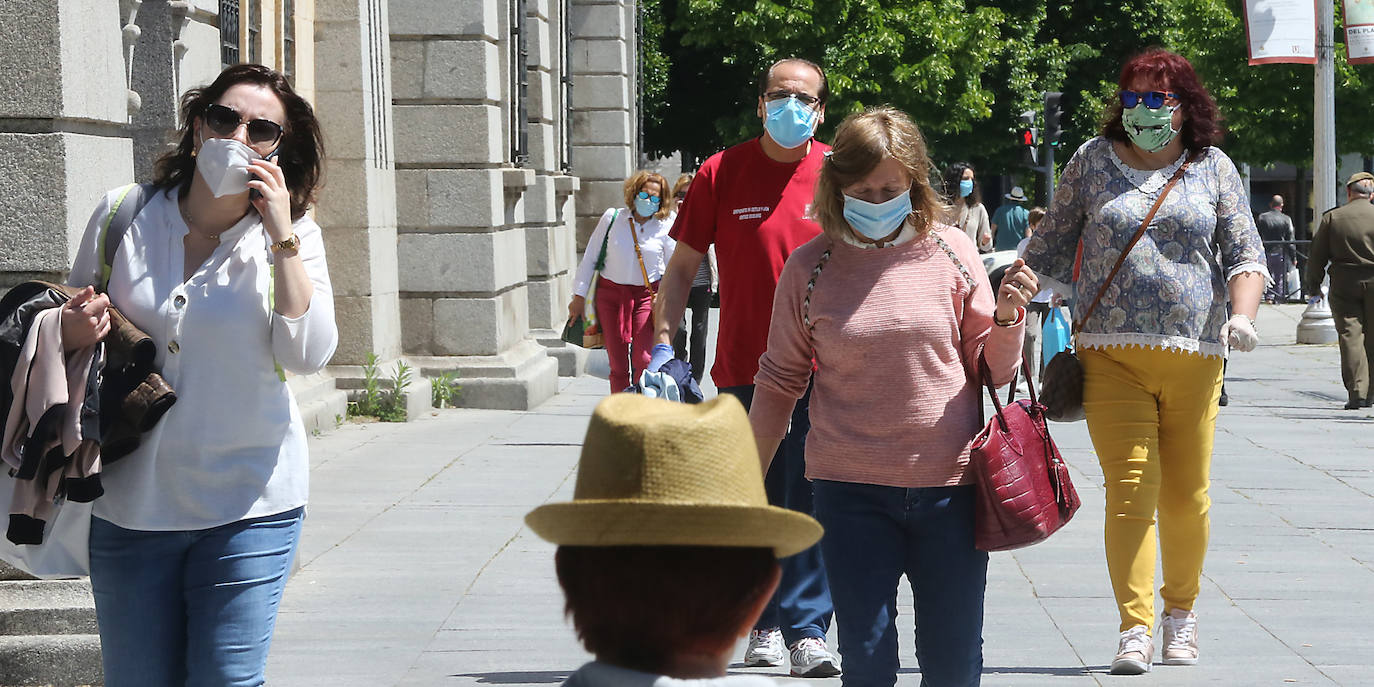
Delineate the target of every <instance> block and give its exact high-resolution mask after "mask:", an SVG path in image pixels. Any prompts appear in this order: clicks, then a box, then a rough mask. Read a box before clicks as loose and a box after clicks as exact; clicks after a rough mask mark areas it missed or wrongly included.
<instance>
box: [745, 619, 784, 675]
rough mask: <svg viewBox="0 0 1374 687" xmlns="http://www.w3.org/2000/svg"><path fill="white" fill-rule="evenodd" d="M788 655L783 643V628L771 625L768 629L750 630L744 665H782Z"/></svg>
mask: <svg viewBox="0 0 1374 687" xmlns="http://www.w3.org/2000/svg"><path fill="white" fill-rule="evenodd" d="M786 655H787V649H786V647H784V646H783V644H782V630H780V629H778V628H776V627H770V628H768V629H767V630H752V631H750V632H749V648H748V649H746V650H745V651H744V665H746V666H780V665H782V662H783V659H784V658H786Z"/></svg>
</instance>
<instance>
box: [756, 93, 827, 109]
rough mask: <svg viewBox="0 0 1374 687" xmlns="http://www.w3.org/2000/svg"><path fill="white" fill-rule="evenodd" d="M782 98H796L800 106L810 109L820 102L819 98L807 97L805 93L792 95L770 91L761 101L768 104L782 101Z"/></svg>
mask: <svg viewBox="0 0 1374 687" xmlns="http://www.w3.org/2000/svg"><path fill="white" fill-rule="evenodd" d="M783 98H796V99H797V100H799V101H801V104H803V105H805V106H807V107H812V106H814V105H815V104H816V103H818V102H820V101H821V99H820V98H817V97H816V96H814V95H808V94H806V93H793V92H792V91H771V92H769V93H765V94H763V99H764V100H765V101H766V102H770V103H771V102H775V101H778V100H782V99H783Z"/></svg>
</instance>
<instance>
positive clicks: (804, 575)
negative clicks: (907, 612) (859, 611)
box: [719, 385, 834, 646]
mask: <svg viewBox="0 0 1374 687" xmlns="http://www.w3.org/2000/svg"><path fill="white" fill-rule="evenodd" d="M719 391H720V393H723V394H730V395H731V396H734V397H735V398H738V399H739V400H740V403H743V404H744V407H745V409H748V408H749V406H750V405H751V404H752V403H753V401H754V387H753V385H749V386H730V387H724V388H722V389H720V390H719ZM810 403H811V390H810V389H809V388H808V389H807V390H806V394H805V395H803V396H802V397H801V400H799V401H797V405H796V406H795V407H794V408H793V409H792V426H791V428H790V429H788V431H787V436H785V437H783V440H782V444H780V445H779V446H778V452H777V453H776V454H774V456H773V462H772V464H771V465H769V467H768V474H767V475H765V476H764V480H763V488H764V491H765V492H767V494H768V503H770V504H772V505H774V506H780V507H783V508H786V509H788V510H794V511H799V512H802V513H806V514H807V515H811V514H812V513H813V510H814V509H813V508H812V501H811V482H810V481H809V480H807V479H806V433H807V432H809V431H811V414H810V412H809V408H810ZM778 563H779V564H780V565H781V566H782V581H781V582H780V583H779V584H778V591H776V592H774V594H773V598H772V600H770V601H769V602H768V606H767V607H765V608H764V609H763V613H762V614H761V615H760V616H759V620H758V622H757V623H755V624H754V627H755V628H756V629H760V630H766V629H768V628H772V627H779V628H782V637H783V640H784V641H785V642H786V643H787V645H788V646H791V645H792V644H794V643H796V642H798V641H800V640H802V639H805V638H807V637H815V638H817V639H820V640H821V641H825V634H826V632H828V631H829V630H830V619H831V617H832V616H833V615H834V607H833V606H832V605H831V603H830V585H829V583H828V582H827V581H826V576H825V562H824V561H823V560H822V559H821V545H820V544H817V545H815V546H813V547H811V548H809V549H807V550H805V551H803V552H801V553H799V554H797V555H795V556H789V557H787V558H784V559H782V560H780V561H778Z"/></svg>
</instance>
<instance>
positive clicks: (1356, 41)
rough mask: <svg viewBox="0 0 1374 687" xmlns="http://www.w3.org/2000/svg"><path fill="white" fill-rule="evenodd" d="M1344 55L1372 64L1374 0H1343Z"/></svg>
mask: <svg viewBox="0 0 1374 687" xmlns="http://www.w3.org/2000/svg"><path fill="white" fill-rule="evenodd" d="M1344 4H1345V57H1346V60H1347V61H1349V62H1350V64H1374V0H1345V3H1344Z"/></svg>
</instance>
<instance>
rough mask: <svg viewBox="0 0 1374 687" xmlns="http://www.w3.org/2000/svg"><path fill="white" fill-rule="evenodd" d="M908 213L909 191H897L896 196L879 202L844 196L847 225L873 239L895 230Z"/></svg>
mask: <svg viewBox="0 0 1374 687" xmlns="http://www.w3.org/2000/svg"><path fill="white" fill-rule="evenodd" d="M910 214H911V192H910V191H903V192H901V193H898V194H897V197H895V198H892V199H890V200H885V201H883V202H881V203H870V202H868V201H866V200H860V199H858V198H855V197H854V196H850V195H846V196H845V197H844V218H845V220H846V221H848V222H849V226H851V227H853V228H854V231H857V232H859V233H860V234H862V235H863V236H864V237H866V238H869V239H872V240H874V241H877V240H878V239H881V238H886V237H887V236H889V235H891V234H892V232H894V231H897V227H900V226H902V222H903V221H905V220H906V217H907V215H910Z"/></svg>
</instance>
